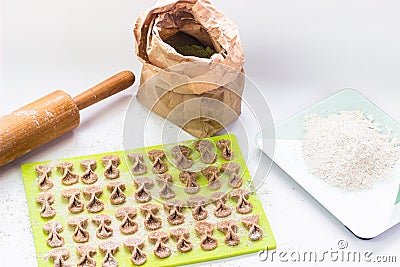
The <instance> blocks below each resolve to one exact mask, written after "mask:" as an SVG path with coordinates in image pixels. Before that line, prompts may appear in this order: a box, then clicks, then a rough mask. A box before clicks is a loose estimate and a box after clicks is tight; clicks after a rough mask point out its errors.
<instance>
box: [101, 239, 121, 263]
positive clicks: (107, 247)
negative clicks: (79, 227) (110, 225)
mask: <svg viewBox="0 0 400 267" xmlns="http://www.w3.org/2000/svg"><path fill="white" fill-rule="evenodd" d="M118 248H119V243H117V242H115V241H112V240H110V241H104V242H102V243H100V245H99V249H100V251H101V252H102V253H103V254H104V258H103V261H102V262H101V264H102V266H106V267H118V261H117V259H116V258H115V257H114V254H115V252H117V250H118Z"/></svg>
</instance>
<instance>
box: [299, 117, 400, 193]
mask: <svg viewBox="0 0 400 267" xmlns="http://www.w3.org/2000/svg"><path fill="white" fill-rule="evenodd" d="M386 130H387V131H385V132H387V133H382V128H381V127H380V125H378V124H376V123H375V122H374V121H373V118H372V117H371V116H365V115H364V114H363V113H362V112H361V111H358V110H354V111H343V112H341V113H339V114H331V115H329V116H327V117H320V116H318V115H316V114H308V115H306V117H305V131H306V134H305V137H304V140H303V154H304V159H305V161H306V163H307V165H308V167H309V170H310V172H311V173H312V174H313V175H315V176H317V177H320V178H321V179H323V180H324V181H325V182H327V183H328V184H330V185H332V186H335V187H338V188H341V189H345V190H348V191H357V190H362V189H370V188H372V187H373V185H374V184H375V183H376V182H377V181H381V180H383V178H384V177H385V176H387V175H388V174H389V172H390V171H391V170H392V169H393V168H394V167H395V165H396V163H397V162H398V160H399V159H400V149H399V147H398V140H396V138H394V137H393V136H392V134H391V132H390V130H388V129H386Z"/></svg>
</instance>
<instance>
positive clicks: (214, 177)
mask: <svg viewBox="0 0 400 267" xmlns="http://www.w3.org/2000/svg"><path fill="white" fill-rule="evenodd" d="M201 172H202V173H203V174H204V176H205V177H206V178H207V180H208V187H209V188H210V189H211V190H218V189H220V188H221V181H220V180H219V172H220V169H219V168H218V167H216V166H208V167H207V168H205V169H203V170H202V171H201Z"/></svg>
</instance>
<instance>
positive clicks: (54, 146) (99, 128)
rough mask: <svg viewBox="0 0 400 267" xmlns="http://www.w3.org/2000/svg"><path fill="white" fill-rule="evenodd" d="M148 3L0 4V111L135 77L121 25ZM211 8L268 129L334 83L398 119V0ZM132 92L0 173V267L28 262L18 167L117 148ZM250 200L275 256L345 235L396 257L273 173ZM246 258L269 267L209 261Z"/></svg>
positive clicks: (383, 240)
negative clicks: (223, 21)
mask: <svg viewBox="0 0 400 267" xmlns="http://www.w3.org/2000/svg"><path fill="white" fill-rule="evenodd" d="M151 2H152V1H144V0H143V1H138V0H131V1H123V0H118V1H105V0H96V1H95V0H91V1H89V0H79V1H78V0H68V1H67V0H57V1H54V0H35V1H32V0H2V1H1V2H0V10H1V13H0V15H1V22H0V23H1V31H0V47H1V50H0V53H1V54H0V59H1V60H0V67H1V71H2V72H1V73H2V75H1V80H0V92H1V94H0V95H1V97H0V115H4V114H6V113H8V112H10V111H12V110H14V109H16V108H18V107H19V106H22V105H24V104H26V103H28V102H30V101H32V100H34V99H37V98H39V97H41V96H43V95H45V94H47V93H49V92H51V91H53V90H55V89H63V90H65V91H67V92H69V93H70V94H71V95H76V94H78V93H79V92H80V91H82V90H83V89H85V88H88V87H90V86H91V85H93V84H95V83H97V82H99V81H101V80H103V79H104V78H106V77H108V76H110V75H112V74H113V73H116V72H118V71H120V70H122V69H130V70H133V71H134V72H135V74H136V75H137V77H139V73H140V63H139V61H138V60H137V59H136V57H135V55H134V45H133V35H132V29H133V27H134V23H135V20H136V17H137V16H138V14H139V12H140V11H141V10H143V9H145V8H146V7H148V6H150V5H151ZM213 3H214V4H215V5H216V6H217V7H219V9H220V10H222V11H223V12H224V13H225V14H226V15H228V16H229V17H230V18H231V19H232V20H233V21H235V22H236V23H237V25H238V27H239V30H240V34H241V39H242V42H243V45H244V48H245V53H246V72H247V75H248V76H249V77H250V78H251V79H253V80H254V81H255V83H256V84H257V85H258V86H259V87H260V88H261V89H262V91H263V93H264V94H265V96H266V98H267V100H268V102H269V105H270V108H271V110H272V113H273V115H274V119H275V121H276V122H278V121H280V120H283V119H285V118H287V117H289V116H290V115H292V114H295V113H296V112H298V111H299V110H301V109H303V108H305V107H307V106H308V105H310V104H313V103H315V102H317V101H319V100H321V99H322V98H324V97H326V96H328V95H330V94H332V93H333V92H335V91H336V90H338V89H342V88H345V87H351V88H356V89H358V90H359V91H361V92H362V93H363V94H364V95H366V96H367V97H368V98H370V99H371V100H372V101H373V102H374V103H376V104H377V105H378V106H380V107H381V108H382V109H383V110H384V111H386V112H387V113H388V114H389V115H391V116H392V117H393V118H394V119H396V120H397V121H400V108H399V103H400V88H399V85H400V37H399V36H400V35H399V31H400V29H399V28H400V16H399V10H400V3H399V2H398V1H396V0H394V1H387V0H375V1H373V0H359V1H356V0H340V1H328V0H325V1H321V0H314V1H311V0H303V1H289V0H276V1H266V0H252V1H226V0H214V1H213ZM137 85H138V83H136V84H135V86H134V87H133V88H131V89H129V91H127V92H125V93H122V94H119V95H118V96H115V97H113V98H111V99H108V100H106V101H104V102H103V103H100V104H98V105H96V107H91V108H89V109H88V110H85V111H83V112H82V114H81V115H82V124H81V126H80V127H79V129H77V130H75V131H73V132H72V133H70V134H67V135H66V136H64V137H62V138H60V139H58V140H56V141H54V142H51V143H50V144H48V145H46V146H44V147H42V148H40V149H38V150H36V151H34V152H32V153H30V154H28V155H26V156H24V157H23V158H21V159H19V160H17V161H14V162H13V163H11V164H8V165H6V166H5V167H2V168H0V265H1V266H36V259H35V251H34V245H33V239H32V237H31V232H30V223H29V217H28V211H27V205H26V201H25V194H24V189H23V183H22V177H21V173H20V165H21V164H23V163H26V162H31V161H40V160H46V159H57V158H62V157H70V156H76V155H83V154H91V153H98V152H104V151H115V150H120V149H122V127H123V118H124V114H125V111H126V108H127V106H128V103H129V100H130V98H131V96H132V95H133V94H134V93H135V91H136V89H137ZM255 134H256V133H254V135H255ZM250 138H251V139H252V138H253V137H250ZM260 193H261V194H262V198H263V199H264V200H265V203H264V208H265V210H266V212H267V216H268V218H269V220H270V223H271V225H272V228H273V231H274V233H275V237H276V239H277V242H278V251H281V250H299V251H314V250H316V251H331V249H333V250H337V242H338V241H339V240H346V241H347V242H348V244H349V248H348V249H349V250H359V251H365V250H369V251H372V252H373V253H374V255H378V254H380V255H397V261H398V262H399V261H400V252H399V251H400V250H399V249H400V238H399V237H400V226H396V227H394V228H392V229H390V230H389V231H387V232H385V233H383V234H382V235H381V236H379V237H377V238H375V239H373V240H369V241H363V240H359V239H357V238H356V237H354V236H353V235H352V234H351V233H350V232H349V231H347V230H346V228H345V227H344V226H343V225H341V224H340V222H338V221H337V220H336V219H335V218H334V217H333V216H332V215H330V214H329V213H328V212H327V211H326V210H324V209H323V208H322V207H321V206H320V205H319V204H318V203H317V202H316V201H314V200H313V199H312V198H311V197H310V196H309V195H308V194H307V193H306V192H305V191H304V190H302V189H301V188H300V187H299V186H298V185H297V184H296V183H295V182H293V181H292V180H291V179H290V178H289V177H288V176H287V175H285V174H284V173H283V172H282V171H281V170H280V169H279V168H278V167H276V166H273V168H272V171H271V173H270V175H269V177H268V179H267V182H266V183H265V184H264V185H263V188H262V189H261V191H260ZM13 256H15V257H13ZM274 260H275V261H274V262H275V263H276V262H277V261H278V260H277V258H275V259H274ZM250 263H251V264H252V265H261V266H267V265H268V264H270V263H269V262H264V263H262V262H260V261H258V260H257V256H256V255H251V256H246V257H241V258H239V259H234V260H232V259H230V260H225V261H220V262H216V263H213V265H215V266H217V265H224V266H242V265H249V264H250ZM324 263H325V264H328V263H329V261H328V260H326V261H325V262H324ZM282 265H288V263H283V264H282ZM392 265H393V266H394V265H395V264H392Z"/></svg>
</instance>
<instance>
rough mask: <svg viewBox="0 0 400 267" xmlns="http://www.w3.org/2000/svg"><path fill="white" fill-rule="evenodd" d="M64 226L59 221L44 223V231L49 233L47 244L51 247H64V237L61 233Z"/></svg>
mask: <svg viewBox="0 0 400 267" xmlns="http://www.w3.org/2000/svg"><path fill="white" fill-rule="evenodd" d="M62 230H63V227H62V225H61V223H59V222H57V221H50V222H47V223H45V224H44V225H43V231H44V232H45V233H46V234H47V240H46V242H47V245H48V246H49V247H51V248H57V247H62V246H63V245H64V238H63V237H62V236H61V235H60V233H61V232H62Z"/></svg>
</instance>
